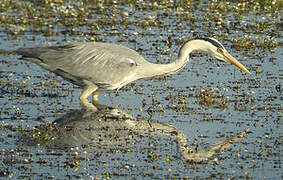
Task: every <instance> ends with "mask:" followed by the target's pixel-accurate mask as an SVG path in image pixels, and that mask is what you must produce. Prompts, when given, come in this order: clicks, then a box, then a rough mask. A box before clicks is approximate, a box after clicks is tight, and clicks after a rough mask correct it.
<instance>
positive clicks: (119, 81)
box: [16, 38, 250, 109]
mask: <svg viewBox="0 0 283 180" xmlns="http://www.w3.org/2000/svg"><path fill="white" fill-rule="evenodd" d="M195 50H199V51H203V52H206V53H208V54H210V55H212V56H214V57H216V58H217V59H219V60H222V61H225V62H230V63H232V64H233V65H235V66H237V67H238V68H240V69H241V70H243V71H245V72H247V73H250V72H249V71H248V70H247V69H246V68H245V67H244V66H243V65H242V64H241V63H239V62H238V61H237V60H236V59H235V58H233V57H232V56H231V55H230V54H229V53H228V52H227V50H226V49H225V48H224V46H223V45H222V44H221V43H220V42H219V41H217V40H216V39H214V38H196V39H192V40H189V41H187V42H186V43H185V44H184V45H183V46H182V47H181V49H180V51H179V54H178V58H177V60H176V61H174V62H172V63H169V64H154V63H150V62H148V61H146V60H145V59H144V58H143V57H142V56H141V55H139V54H138V53H137V52H136V51H134V50H132V49H130V48H127V47H125V46H122V45H117V44H111V43H101V42H77V43H73V44H67V45H62V46H50V47H35V48H20V49H18V50H16V53H18V54H20V55H21V56H22V58H23V59H25V60H28V61H31V62H33V63H36V64H38V65H40V66H41V67H43V68H45V69H47V70H49V71H51V72H53V73H55V74H57V75H59V76H62V77H63V78H65V79H67V80H69V81H71V82H72V83H73V84H76V85H78V86H80V87H82V88H83V91H82V93H81V95H80V100H81V102H82V104H83V105H84V106H85V107H87V108H91V109H92V108H93V106H94V105H93V104H92V103H90V102H89V101H88V100H87V98H88V96H90V95H91V94H92V95H93V101H94V102H97V101H98V93H99V91H105V90H115V89H119V88H121V87H122V86H124V85H126V84H128V83H130V82H132V81H135V80H138V79H143V78H151V77H154V76H159V75H166V74H172V73H175V72H177V71H179V70H180V69H182V68H183V67H184V66H185V65H186V63H187V62H188V61H189V54H190V53H191V52H192V51H195Z"/></svg>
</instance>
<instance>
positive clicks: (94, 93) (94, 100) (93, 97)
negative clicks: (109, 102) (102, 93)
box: [92, 91, 99, 104]
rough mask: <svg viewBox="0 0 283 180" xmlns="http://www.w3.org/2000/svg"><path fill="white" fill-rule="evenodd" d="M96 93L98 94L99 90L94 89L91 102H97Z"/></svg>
mask: <svg viewBox="0 0 283 180" xmlns="http://www.w3.org/2000/svg"><path fill="white" fill-rule="evenodd" d="M98 95H99V91H94V92H93V94H92V102H93V104H98Z"/></svg>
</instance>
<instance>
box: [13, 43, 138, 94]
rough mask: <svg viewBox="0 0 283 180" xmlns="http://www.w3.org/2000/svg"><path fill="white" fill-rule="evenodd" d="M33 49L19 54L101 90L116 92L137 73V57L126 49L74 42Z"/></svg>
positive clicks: (108, 45)
mask: <svg viewBox="0 0 283 180" xmlns="http://www.w3.org/2000/svg"><path fill="white" fill-rule="evenodd" d="M33 50H34V51H35V52H33V51H32V50H31V49H30V51H29V53H28V52H26V53H25V54H24V53H20V54H22V55H23V58H32V59H34V58H36V59H38V60H37V61H38V62H35V63H37V64H39V65H41V66H43V67H45V68H46V69H48V70H50V71H53V72H55V73H57V74H59V75H61V76H63V77H64V76H65V78H68V79H77V80H87V81H90V82H92V83H94V84H96V85H98V86H99V87H100V88H105V89H116V88H119V87H121V86H123V85H125V84H127V83H128V82H130V81H131V80H132V78H133V77H134V76H135V74H136V71H137V64H136V62H135V58H141V57H140V56H139V55H138V54H137V53H136V52H135V51H133V50H131V49H129V48H126V47H124V46H119V45H115V44H107V43H76V44H73V45H66V46H59V47H49V48H36V49H33ZM18 53H19V51H18ZM78 84H79V83H78Z"/></svg>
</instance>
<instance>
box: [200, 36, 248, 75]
mask: <svg viewBox="0 0 283 180" xmlns="http://www.w3.org/2000/svg"><path fill="white" fill-rule="evenodd" d="M199 40H201V41H206V43H205V44H206V48H205V49H206V50H205V51H206V52H208V53H209V54H211V55H212V56H214V57H216V58H217V59H219V60H221V61H225V62H230V63H232V64H233V65H235V66H237V67H238V68H239V69H241V70H243V71H245V72H247V73H249V74H250V72H249V71H248V70H247V69H246V68H245V67H244V66H243V65H242V64H241V63H240V62H239V61H237V60H236V59H235V58H234V57H233V56H231V55H230V54H229V53H228V52H227V50H226V49H225V48H224V46H223V45H222V44H221V43H220V42H219V41H217V40H216V39H214V38H200V39H199Z"/></svg>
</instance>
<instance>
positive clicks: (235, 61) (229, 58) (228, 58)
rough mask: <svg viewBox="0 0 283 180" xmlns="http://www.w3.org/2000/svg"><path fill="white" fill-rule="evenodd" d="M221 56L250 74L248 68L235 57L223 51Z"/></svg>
mask: <svg viewBox="0 0 283 180" xmlns="http://www.w3.org/2000/svg"><path fill="white" fill-rule="evenodd" d="M223 56H224V57H225V59H226V60H227V61H229V62H230V63H232V64H234V65H235V66H237V67H238V68H240V69H241V70H243V71H245V72H246V73H249V74H251V73H250V71H249V70H247V69H246V68H245V67H244V66H243V65H242V64H241V63H239V61H237V60H236V59H235V58H233V57H232V56H231V55H230V54H228V53H225V52H224V53H223Z"/></svg>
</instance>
